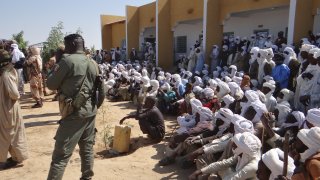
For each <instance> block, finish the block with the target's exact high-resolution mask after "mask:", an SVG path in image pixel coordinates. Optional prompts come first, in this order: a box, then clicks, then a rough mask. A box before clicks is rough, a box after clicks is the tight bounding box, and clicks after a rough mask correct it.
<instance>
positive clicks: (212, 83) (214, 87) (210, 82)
mask: <svg viewBox="0 0 320 180" xmlns="http://www.w3.org/2000/svg"><path fill="white" fill-rule="evenodd" d="M208 83H209V87H210V88H211V89H212V90H213V91H215V90H216V88H217V86H218V83H217V81H216V80H214V79H210V80H209V81H208Z"/></svg>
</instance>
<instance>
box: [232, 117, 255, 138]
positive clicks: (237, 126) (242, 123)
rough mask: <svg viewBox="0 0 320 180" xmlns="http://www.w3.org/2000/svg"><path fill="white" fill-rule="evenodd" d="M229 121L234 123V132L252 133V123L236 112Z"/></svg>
mask: <svg viewBox="0 0 320 180" xmlns="http://www.w3.org/2000/svg"><path fill="white" fill-rule="evenodd" d="M231 122H232V123H233V125H234V133H235V134H238V133H244V132H250V133H254V126H253V123H252V122H251V121H249V120H247V119H246V118H244V117H242V116H240V115H238V114H234V115H233V118H232V119H231Z"/></svg>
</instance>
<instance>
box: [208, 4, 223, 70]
mask: <svg viewBox="0 0 320 180" xmlns="http://www.w3.org/2000/svg"><path fill="white" fill-rule="evenodd" d="M220 7H221V1H220V0H208V4H207V8H208V9H207V26H206V32H205V34H206V38H205V39H204V41H206V50H205V53H206V56H205V57H206V62H207V63H208V64H210V63H209V61H210V58H209V55H210V52H211V50H212V46H213V45H219V46H220V44H221V42H222V33H223V26H222V25H221V24H220V23H217V22H219V20H220V13H221V12H220Z"/></svg>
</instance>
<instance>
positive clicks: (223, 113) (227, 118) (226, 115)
mask: <svg viewBox="0 0 320 180" xmlns="http://www.w3.org/2000/svg"><path fill="white" fill-rule="evenodd" d="M232 117H233V112H232V111H231V110H230V109H227V108H220V109H219V111H218V113H217V114H216V117H215V118H216V119H221V120H222V121H223V124H222V125H221V126H219V132H218V134H219V135H221V134H222V133H223V132H224V131H225V130H226V129H227V128H228V127H229V126H230V123H231V119H232Z"/></svg>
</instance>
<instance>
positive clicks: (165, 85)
mask: <svg viewBox="0 0 320 180" xmlns="http://www.w3.org/2000/svg"><path fill="white" fill-rule="evenodd" d="M161 89H162V90H166V91H170V90H171V86H170V84H169V83H167V82H166V83H164V84H163V85H162V86H161Z"/></svg>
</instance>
